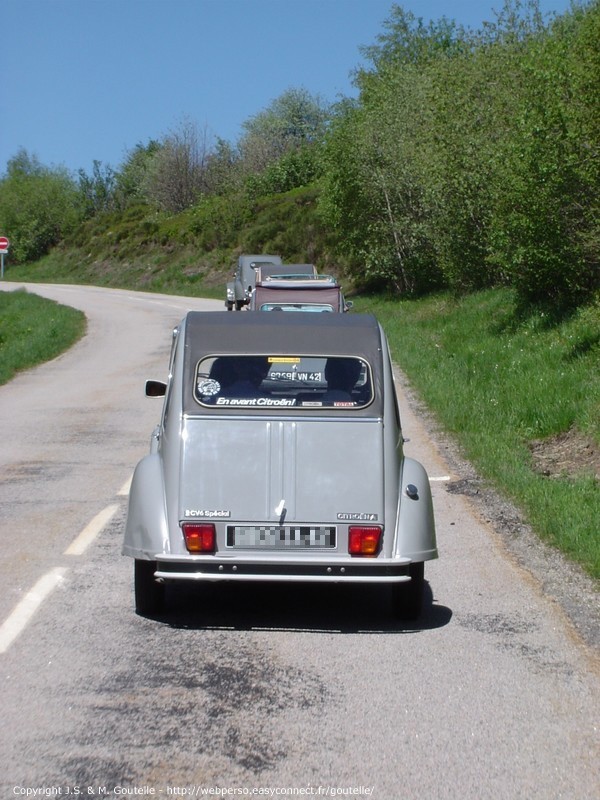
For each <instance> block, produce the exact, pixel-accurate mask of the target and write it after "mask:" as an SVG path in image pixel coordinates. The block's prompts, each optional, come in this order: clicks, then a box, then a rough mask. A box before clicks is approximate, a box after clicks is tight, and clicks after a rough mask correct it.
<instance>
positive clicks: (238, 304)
mask: <svg viewBox="0 0 600 800" xmlns="http://www.w3.org/2000/svg"><path fill="white" fill-rule="evenodd" d="M243 307H244V301H243V300H236V301H235V310H236V311H241V310H242V308H243Z"/></svg>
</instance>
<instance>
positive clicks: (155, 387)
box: [146, 381, 167, 397]
mask: <svg viewBox="0 0 600 800" xmlns="http://www.w3.org/2000/svg"><path fill="white" fill-rule="evenodd" d="M166 393H167V384H166V383H163V382H162V381H146V397H164V396H165V395H166Z"/></svg>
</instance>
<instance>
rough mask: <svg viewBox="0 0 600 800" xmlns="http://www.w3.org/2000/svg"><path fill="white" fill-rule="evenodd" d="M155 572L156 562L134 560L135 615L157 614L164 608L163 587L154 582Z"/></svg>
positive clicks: (162, 584)
mask: <svg viewBox="0 0 600 800" xmlns="http://www.w3.org/2000/svg"><path fill="white" fill-rule="evenodd" d="M155 572H156V561H141V560H138V559H136V560H135V565H134V588H135V610H136V613H137V614H158V613H159V612H160V611H162V610H163V608H164V606H165V585H164V583H159V582H158V581H157V580H156V578H155V577H154V573H155Z"/></svg>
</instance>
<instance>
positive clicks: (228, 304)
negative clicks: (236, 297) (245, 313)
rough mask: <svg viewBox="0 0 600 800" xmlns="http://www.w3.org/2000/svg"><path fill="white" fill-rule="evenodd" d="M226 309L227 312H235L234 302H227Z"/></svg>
mask: <svg viewBox="0 0 600 800" xmlns="http://www.w3.org/2000/svg"><path fill="white" fill-rule="evenodd" d="M225 308H226V309H227V311H233V300H227V302H226V303H225Z"/></svg>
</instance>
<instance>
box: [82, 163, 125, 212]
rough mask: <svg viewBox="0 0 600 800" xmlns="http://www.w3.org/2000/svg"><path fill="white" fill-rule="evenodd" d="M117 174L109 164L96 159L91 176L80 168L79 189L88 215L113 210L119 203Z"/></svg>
mask: <svg viewBox="0 0 600 800" xmlns="http://www.w3.org/2000/svg"><path fill="white" fill-rule="evenodd" d="M116 189H117V174H116V172H115V171H114V170H113V169H112V167H110V166H109V165H108V164H106V165H104V166H103V165H102V162H101V161H94V166H93V171H92V174H91V176H90V175H88V174H87V173H86V172H85V170H83V169H80V170H79V191H80V193H81V197H82V203H83V208H84V213H85V216H86V217H92V216H94V215H95V214H100V213H101V212H103V211H112V210H113V209H114V208H115V206H116V204H117V195H116Z"/></svg>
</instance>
